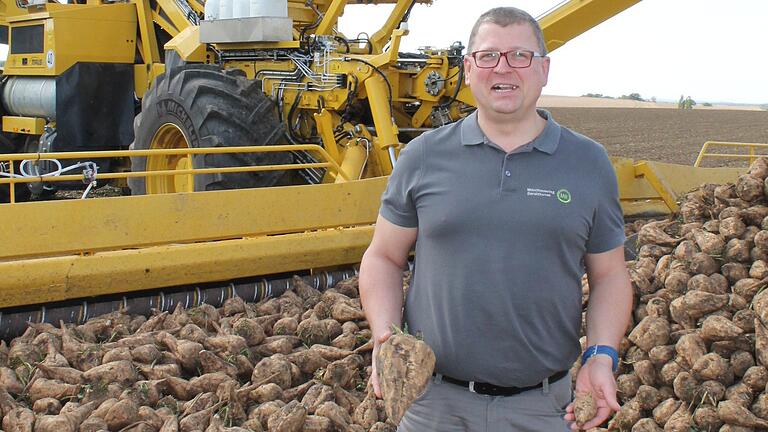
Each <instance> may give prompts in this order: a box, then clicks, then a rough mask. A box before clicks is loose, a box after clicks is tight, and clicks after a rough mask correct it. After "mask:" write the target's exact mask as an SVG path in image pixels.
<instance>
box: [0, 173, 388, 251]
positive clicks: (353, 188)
mask: <svg viewBox="0 0 768 432" xmlns="http://www.w3.org/2000/svg"><path fill="white" fill-rule="evenodd" d="M385 185H386V178H384V177H379V178H373V179H367V180H360V181H353V182H346V183H337V184H320V185H307V186H289V187H275V188H263V189H242V190H231V191H213V192H195V193H179V194H167V195H146V196H133V197H114V198H101V199H92V200H67V201H47V202H30V203H18V204H13V205H11V204H0V221H13V223H12V224H11V223H3V224H0V244H3V245H12V247H4V248H0V260H14V259H18V258H22V257H35V256H38V257H39V256H43V255H44V256H55V255H63V254H69V253H92V252H97V251H106V250H116V249H125V248H133V247H142V246H150V245H161V244H172V243H190V242H195V241H206V240H214V239H228V238H241V237H249V236H261V235H272V234H279V233H290V232H302V231H306V230H314V229H323V228H331V227H338V226H353V225H361V224H369V223H373V222H374V221H375V220H376V216H377V213H378V208H379V199H380V196H381V193H382V192H383V190H384V187H385ZM150 215H151V218H150ZM19 233H36V235H19ZM41 236H42V237H44V238H45V239H46V240H45V241H40V238H41Z"/></svg>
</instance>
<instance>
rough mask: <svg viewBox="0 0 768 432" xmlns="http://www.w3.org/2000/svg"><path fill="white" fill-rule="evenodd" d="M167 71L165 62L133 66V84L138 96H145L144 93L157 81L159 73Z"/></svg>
mask: <svg viewBox="0 0 768 432" xmlns="http://www.w3.org/2000/svg"><path fill="white" fill-rule="evenodd" d="M163 73H165V64H163V63H154V64H143V63H142V64H137V65H134V66H133V85H134V89H133V90H134V91H135V92H136V96H137V97H138V98H143V97H144V94H145V93H146V92H147V90H149V88H150V87H151V86H152V83H153V82H155V78H157V76H158V75H161V74H163Z"/></svg>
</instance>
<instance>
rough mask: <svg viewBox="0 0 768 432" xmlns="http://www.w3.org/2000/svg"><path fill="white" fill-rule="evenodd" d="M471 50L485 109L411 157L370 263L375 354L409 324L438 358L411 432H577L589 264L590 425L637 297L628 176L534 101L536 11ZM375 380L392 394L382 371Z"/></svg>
mask: <svg viewBox="0 0 768 432" xmlns="http://www.w3.org/2000/svg"><path fill="white" fill-rule="evenodd" d="M468 45H469V47H468V49H467V51H468V53H469V54H468V55H467V56H466V57H465V60H464V67H465V79H466V83H467V84H469V85H470V86H471V89H472V93H473V95H474V97H475V99H476V101H477V110H476V112H475V113H473V114H472V115H470V116H468V117H467V118H465V119H463V120H461V121H458V122H456V123H454V124H451V125H448V126H445V127H443V128H440V129H437V130H435V131H431V132H429V133H426V134H424V135H422V136H421V137H419V138H417V139H415V140H413V141H412V142H411V143H410V144H408V146H407V147H406V149H405V150H404V151H403V152H402V153H401V155H400V158H399V159H398V162H397V165H396V167H395V169H394V172H393V174H392V176H391V178H390V181H389V185H388V187H387V190H386V192H385V193H384V196H383V197H382V206H381V210H380V215H379V218H378V220H377V223H376V231H375V234H374V238H373V241H372V242H371V245H370V247H369V248H368V250H367V251H366V253H365V256H364V257H363V262H362V265H361V270H360V290H361V293H360V294H361V299H362V302H363V307H364V309H365V313H366V317H367V319H368V322H369V324H370V326H371V329H372V332H373V336H374V341H375V344H376V345H375V346H376V348H375V351H376V352H377V351H378V346H379V345H380V344H381V343H382V342H384V341H385V340H386V339H387V338H388V337H389V335H390V328H391V326H392V325H397V326H400V325H401V323H402V321H403V319H404V320H405V322H406V323H407V324H408V329H409V330H410V331H411V333H420V334H421V335H422V336H423V338H424V340H425V342H427V343H428V344H429V345H430V346H431V347H432V349H433V350H434V351H435V354H436V357H437V364H436V367H435V372H436V375H435V377H434V379H433V380H432V381H431V382H430V385H429V387H428V388H427V390H426V392H425V394H424V395H423V396H422V397H421V398H420V399H419V400H417V401H416V402H415V403H414V404H413V405H412V406H411V408H410V409H409V411H408V412H407V413H406V415H405V416H404V417H403V420H402V422H401V424H400V426H399V429H398V430H399V431H406V432H415V431H418V432H423V431H440V432H446V431H510V430H511V431H537V432H540V431H562V430H566V428H567V427H566V419H564V417H565V418H567V420H569V421H572V420H573V419H574V417H573V413H572V409H570V407H571V399H572V398H571V388H570V379H569V376H568V373H567V371H568V369H569V367H570V365H571V364H573V362H574V361H575V360H576V359H577V357H578V355H579V353H580V352H581V349H580V346H579V343H578V338H579V329H580V323H581V285H580V278H581V275H582V274H583V272H584V269H585V268H586V272H587V275H588V277H589V283H590V301H589V308H588V312H587V339H588V345H589V346H590V347H591V348H589V349H588V350H587V352H586V354H585V355H584V359H585V363H584V365H583V367H582V368H581V370H580V372H579V374H578V377H577V381H576V389H577V391H584V390H589V391H592V393H593V394H594V395H595V397H596V400H597V402H598V406H599V409H598V413H597V415H596V416H595V418H594V419H592V420H591V421H589V422H588V423H586V424H584V425H583V428H585V429H588V428H591V427H594V426H596V425H599V424H600V423H602V422H603V421H604V420H605V419H607V418H608V416H609V415H610V413H611V411H613V410H617V409H618V408H619V406H618V403H617V401H616V383H615V380H614V376H613V373H612V368H615V367H616V363H617V361H618V359H617V358H616V357H617V356H616V354H615V349H616V348H617V346H618V344H619V341H620V340H621V337H622V335H623V334H624V332H625V330H626V328H627V325H628V321H629V314H630V310H631V304H632V290H631V286H630V283H629V277H628V275H627V271H626V268H625V264H624V255H623V247H622V246H623V241H624V230H623V219H622V214H621V209H620V207H619V201H618V190H617V183H616V176H615V173H614V171H613V169H612V167H611V164H610V162H609V160H608V158H607V155H606V152H605V150H604V149H603V148H602V147H601V146H600V145H598V144H597V143H595V142H594V141H591V140H589V139H588V138H586V137H583V136H581V135H578V134H576V133H574V132H572V131H570V130H568V129H566V128H564V127H561V126H559V125H558V124H557V123H555V122H554V120H552V118H551V116H550V115H549V114H548V113H547V112H545V111H539V110H537V109H536V101H537V100H538V98H539V96H540V95H541V90H542V88H543V87H544V86H545V85H546V83H547V76H548V73H549V63H550V60H549V58H548V57H546V47H545V45H544V40H543V36H542V34H541V29H540V28H539V26H538V23H537V22H536V21H535V20H534V19H533V18H532V17H531V16H530V15H529V14H527V13H525V12H523V11H521V10H519V9H516V8H496V9H492V10H490V11H488V12H486V13H485V14H483V15H482V16H481V17H480V18H479V19H478V21H477V23H476V24H475V26H474V28H473V30H472V34H471V35H470V41H469V44H468ZM417 240H418V241H417ZM414 244H415V245H416V261H415V267H414V273H413V279H412V285H411V288H410V289H409V290H408V295H407V299H406V302H405V303H406V304H405V312H404V316H403V313H402V306H403V296H402V269H403V268H404V267H405V265H406V263H407V257H408V254H409V252H410V250H411V249H412V247H413V246H414ZM374 365H375V363H374ZM372 384H373V386H374V390H375V391H376V393H377V395H379V396H380V391H379V388H378V380H377V379H376V373H375V370H374V374H373V378H372ZM566 406H568V408H569V411H568V414H567V415H566ZM570 427H571V428H573V429H577V426H576V425H574V424H571V425H570Z"/></svg>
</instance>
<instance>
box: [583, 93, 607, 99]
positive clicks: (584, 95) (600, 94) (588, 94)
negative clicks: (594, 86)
mask: <svg viewBox="0 0 768 432" xmlns="http://www.w3.org/2000/svg"><path fill="white" fill-rule="evenodd" d="M581 97H591V98H603V99H613V96H607V95H604V94H602V93H587V94H583V95H581Z"/></svg>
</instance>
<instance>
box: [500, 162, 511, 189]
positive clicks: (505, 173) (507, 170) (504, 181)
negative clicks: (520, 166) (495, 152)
mask: <svg viewBox="0 0 768 432" xmlns="http://www.w3.org/2000/svg"><path fill="white" fill-rule="evenodd" d="M513 189H514V185H513V184H512V155H506V156H505V157H504V169H503V170H502V173H501V190H502V191H505V190H506V191H510V190H513Z"/></svg>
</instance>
